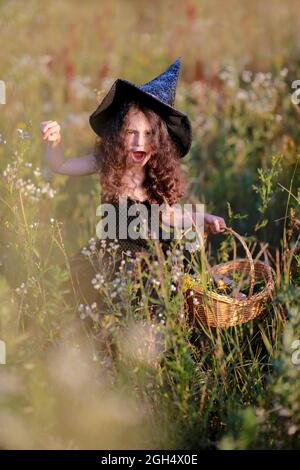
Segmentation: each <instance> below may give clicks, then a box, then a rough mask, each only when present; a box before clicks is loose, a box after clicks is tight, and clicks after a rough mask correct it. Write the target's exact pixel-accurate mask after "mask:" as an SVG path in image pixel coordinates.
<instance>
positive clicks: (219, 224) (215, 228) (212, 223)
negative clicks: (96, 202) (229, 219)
mask: <svg viewBox="0 0 300 470" xmlns="http://www.w3.org/2000/svg"><path fill="white" fill-rule="evenodd" d="M204 229H205V230H208V231H210V232H211V233H213V234H217V233H220V232H223V231H224V230H225V229H226V223H225V220H224V219H223V218H222V217H218V216H217V215H213V214H206V213H205V214H204Z"/></svg>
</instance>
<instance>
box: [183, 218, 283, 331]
mask: <svg viewBox="0 0 300 470" xmlns="http://www.w3.org/2000/svg"><path fill="white" fill-rule="evenodd" d="M225 230H226V231H228V232H230V233H232V234H233V235H235V236H236V237H237V238H238V240H239V241H240V242H241V244H242V245H243V247H244V249H245V251H246V254H247V259H236V260H233V261H228V262H226V263H222V264H219V265H216V266H214V267H213V268H210V267H209V264H208V262H207V259H206V257H205V259H206V264H207V266H208V268H209V269H208V270H209V271H210V274H211V275H212V276H214V275H220V274H222V275H229V276H230V274H231V273H233V272H238V273H241V274H242V276H245V275H248V276H249V292H248V296H247V298H245V299H243V300H237V299H234V298H232V297H229V296H228V295H221V294H218V293H216V292H212V291H208V290H206V291H205V290H204V289H203V288H202V287H201V286H193V287H192V289H187V291H186V292H185V307H186V310H187V313H188V315H189V317H190V318H191V319H192V321H193V322H196V324H198V325H200V326H201V324H205V325H208V326H210V327H230V326H233V325H237V324H241V323H245V322H247V321H250V320H253V319H254V318H256V317H258V316H259V315H261V314H262V313H263V311H264V307H265V304H266V302H267V301H268V299H269V298H270V297H271V296H272V292H273V289H274V278H273V272H272V268H271V267H270V266H269V265H268V264H266V263H264V262H262V261H255V262H254V261H253V258H252V255H251V253H250V250H249V248H248V247H247V245H246V243H245V241H244V240H243V239H242V237H241V236H240V235H239V234H238V233H236V232H235V231H234V230H232V229H231V228H229V227H226V229H224V231H225ZM204 256H205V254H204ZM255 279H257V280H263V281H264V287H263V289H262V290H261V291H260V292H258V293H257V294H254V295H253V287H254V283H255Z"/></svg>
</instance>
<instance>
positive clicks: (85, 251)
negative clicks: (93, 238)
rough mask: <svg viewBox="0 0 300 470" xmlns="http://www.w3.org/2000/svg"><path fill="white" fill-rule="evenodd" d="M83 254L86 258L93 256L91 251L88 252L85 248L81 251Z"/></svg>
mask: <svg viewBox="0 0 300 470" xmlns="http://www.w3.org/2000/svg"><path fill="white" fill-rule="evenodd" d="M81 253H82V254H83V255H85V256H89V255H90V254H91V252H90V250H88V249H87V248H86V247H85V246H84V247H83V248H82V249H81Z"/></svg>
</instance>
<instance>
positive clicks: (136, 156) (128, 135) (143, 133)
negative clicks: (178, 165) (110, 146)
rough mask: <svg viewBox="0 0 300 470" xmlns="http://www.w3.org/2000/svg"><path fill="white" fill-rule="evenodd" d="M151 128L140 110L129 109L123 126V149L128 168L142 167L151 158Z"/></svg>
mask: <svg viewBox="0 0 300 470" xmlns="http://www.w3.org/2000/svg"><path fill="white" fill-rule="evenodd" d="M151 135H152V131H151V127H150V123H149V121H148V119H147V117H146V116H145V114H144V113H142V112H141V111H140V110H138V109H136V108H130V110H129V112H128V115H127V125H126V126H125V147H126V155H127V163H128V166H129V167H142V166H144V165H145V164H146V163H147V161H148V160H149V159H150V158H151V147H150V141H151Z"/></svg>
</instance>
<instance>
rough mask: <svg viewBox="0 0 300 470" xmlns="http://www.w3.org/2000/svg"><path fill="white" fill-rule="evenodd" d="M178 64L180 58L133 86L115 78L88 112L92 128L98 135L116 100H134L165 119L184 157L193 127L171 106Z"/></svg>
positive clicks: (185, 116) (128, 82) (115, 104)
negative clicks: (146, 80) (149, 79)
mask: <svg viewBox="0 0 300 470" xmlns="http://www.w3.org/2000/svg"><path fill="white" fill-rule="evenodd" d="M180 65H181V58H180V57H178V58H177V59H176V60H175V62H174V63H173V64H171V65H170V66H169V67H168V68H167V69H166V70H165V71H164V72H163V73H161V74H160V75H158V76H157V77H155V78H154V79H153V80H151V81H150V82H147V83H145V84H144V85H136V84H134V83H132V82H130V81H128V80H123V79H120V78H118V79H117V80H116V81H115V82H114V84H113V85H112V87H111V89H110V90H109V92H108V93H107V94H106V96H105V97H104V98H103V100H102V102H101V103H100V104H99V106H98V107H97V109H96V110H95V111H94V112H93V114H91V115H90V117H89V122H90V125H91V127H92V129H93V130H94V131H95V132H96V134H98V135H100V136H101V132H102V130H103V126H104V124H105V122H106V121H107V115H108V113H109V111H111V110H112V108H115V107H116V108H117V106H118V103H120V102H122V101H124V99H126V100H129V99H134V100H136V101H138V102H141V103H143V104H145V105H146V106H148V107H149V108H151V109H152V110H153V111H155V112H156V113H157V114H159V115H160V116H161V117H162V118H163V119H164V120H165V122H166V124H167V127H168V130H169V133H170V135H171V137H172V138H173V139H174V140H175V142H176V143H177V145H178V147H179V150H180V156H181V158H182V157H184V156H185V155H186V154H187V153H188V151H189V149H190V147H191V142H192V126H191V123H190V120H189V118H188V116H187V115H186V114H185V113H183V112H181V111H179V110H177V109H175V107H174V102H175V94H176V85H177V80H178V76H179V69H180Z"/></svg>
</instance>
